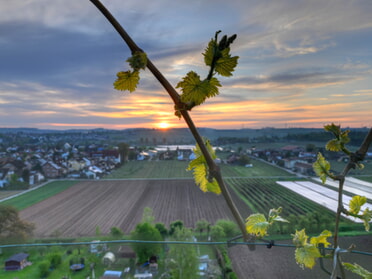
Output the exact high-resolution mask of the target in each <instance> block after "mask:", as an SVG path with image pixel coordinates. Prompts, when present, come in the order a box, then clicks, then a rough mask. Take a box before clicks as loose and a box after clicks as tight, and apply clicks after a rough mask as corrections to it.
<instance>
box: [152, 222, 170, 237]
mask: <svg viewBox="0 0 372 279" xmlns="http://www.w3.org/2000/svg"><path fill="white" fill-rule="evenodd" d="M155 228H156V229H157V230H158V231H159V232H160V234H161V236H162V237H163V238H165V237H166V236H167V235H168V230H167V228H166V227H165V225H164V223H156V224H155Z"/></svg>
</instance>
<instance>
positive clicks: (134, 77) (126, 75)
mask: <svg viewBox="0 0 372 279" xmlns="http://www.w3.org/2000/svg"><path fill="white" fill-rule="evenodd" d="M116 75H117V77H118V78H117V79H116V80H115V82H114V88H115V89H117V90H121V91H125V90H128V91H129V92H133V91H135V90H136V87H137V84H138V82H139V80H140V77H139V72H138V71H133V72H131V71H126V72H118V73H117V74H116Z"/></svg>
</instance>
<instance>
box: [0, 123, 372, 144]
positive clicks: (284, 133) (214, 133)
mask: <svg viewBox="0 0 372 279" xmlns="http://www.w3.org/2000/svg"><path fill="white" fill-rule="evenodd" d="M349 129H350V130H352V133H355V134H356V135H358V138H360V137H363V135H364V134H367V132H368V129H367V128H349ZM198 130H199V133H200V134H201V135H202V136H203V137H206V138H208V139H210V140H211V141H217V140H220V141H221V142H223V140H228V141H229V140H232V139H256V140H258V141H263V142H265V141H276V140H278V139H282V138H284V139H291V140H301V141H304V140H307V141H311V140H313V139H314V138H317V139H318V140H320V141H324V135H325V134H329V136H330V133H326V132H325V131H324V130H323V129H321V128H283V129H278V128H271V127H268V128H262V129H212V128H198ZM0 134H3V135H6V134H28V135H42V134H48V135H53V134H54V135H59V136H61V135H63V134H65V135H76V134H80V135H92V136H93V135H96V136H101V137H102V136H103V137H105V138H106V139H108V140H114V141H124V142H128V143H140V144H143V145H159V144H194V143H195V140H194V138H193V136H192V134H191V132H190V131H189V129H188V128H173V129H166V130H164V129H148V128H131V129H124V130H110V129H104V128H98V129H68V130H48V129H36V128H0ZM351 136H352V135H351Z"/></svg>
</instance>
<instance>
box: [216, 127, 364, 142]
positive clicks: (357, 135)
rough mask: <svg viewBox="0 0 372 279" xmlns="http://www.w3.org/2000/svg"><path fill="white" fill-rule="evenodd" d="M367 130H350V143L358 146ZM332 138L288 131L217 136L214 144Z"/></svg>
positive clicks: (329, 135) (312, 140) (326, 139)
mask: <svg viewBox="0 0 372 279" xmlns="http://www.w3.org/2000/svg"><path fill="white" fill-rule="evenodd" d="M367 133H368V131H367V130H364V129H363V130H350V133H349V136H350V143H349V144H350V145H353V146H359V145H360V144H361V143H362V142H363V140H364V138H365V136H366V135H367ZM332 138H333V135H332V134H331V133H329V132H326V131H324V132H323V131H322V132H309V133H296V134H292V133H288V134H287V135H285V136H276V135H264V136H260V137H252V138H250V137H218V138H217V139H216V140H214V143H213V144H215V145H226V144H235V143H257V142H260V143H265V142H279V141H303V142H322V143H324V144H325V143H326V142H328V141H329V140H331V139H332Z"/></svg>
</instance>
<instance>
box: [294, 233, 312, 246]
mask: <svg viewBox="0 0 372 279" xmlns="http://www.w3.org/2000/svg"><path fill="white" fill-rule="evenodd" d="M292 236H293V239H292V241H293V244H294V245H295V246H296V247H303V246H305V245H306V244H307V239H308V238H309V237H308V236H307V235H306V232H305V229H302V230H300V231H298V230H296V233H295V234H293V235H292Z"/></svg>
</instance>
